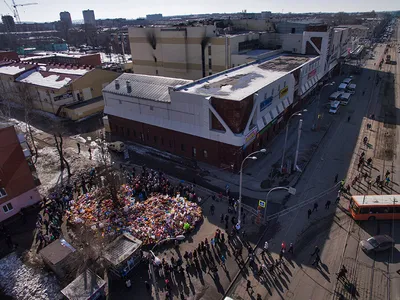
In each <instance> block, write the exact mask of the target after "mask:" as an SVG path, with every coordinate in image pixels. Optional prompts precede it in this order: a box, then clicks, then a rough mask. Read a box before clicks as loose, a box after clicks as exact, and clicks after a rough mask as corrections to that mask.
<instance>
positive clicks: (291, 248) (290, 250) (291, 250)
mask: <svg viewBox="0 0 400 300" xmlns="http://www.w3.org/2000/svg"><path fill="white" fill-rule="evenodd" d="M288 253H292V254H294V253H293V243H290V245H289V250H288Z"/></svg>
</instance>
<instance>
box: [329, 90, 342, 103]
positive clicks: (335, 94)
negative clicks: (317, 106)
mask: <svg viewBox="0 0 400 300" xmlns="http://www.w3.org/2000/svg"><path fill="white" fill-rule="evenodd" d="M341 95H342V93H341V92H334V93H333V94H332V95H330V96H329V100H330V101H336V100H338V99H339V98H340V96H341Z"/></svg>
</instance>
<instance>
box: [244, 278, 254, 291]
mask: <svg viewBox="0 0 400 300" xmlns="http://www.w3.org/2000/svg"><path fill="white" fill-rule="evenodd" d="M249 290H251V294H253V293H254V290H253V287H252V286H251V281H250V280H247V285H246V291H247V292H249Z"/></svg>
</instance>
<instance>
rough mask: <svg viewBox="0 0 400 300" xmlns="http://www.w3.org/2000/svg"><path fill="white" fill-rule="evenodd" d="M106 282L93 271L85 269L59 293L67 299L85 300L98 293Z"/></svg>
mask: <svg viewBox="0 0 400 300" xmlns="http://www.w3.org/2000/svg"><path fill="white" fill-rule="evenodd" d="M105 284H106V282H105V281H104V280H103V279H102V278H100V277H99V276H97V275H96V273H94V272H93V271H91V270H89V269H86V270H85V271H84V272H83V273H82V274H80V275H79V276H78V277H76V278H75V280H74V281H72V282H71V283H70V284H69V285H68V286H66V287H65V288H64V289H63V290H61V293H62V294H63V295H64V296H65V297H66V298H67V299H71V300H72V299H81V300H87V299H91V297H92V296H93V295H94V294H96V293H97V291H99V290H100V289H101V288H102V287H103V286H104V285H105Z"/></svg>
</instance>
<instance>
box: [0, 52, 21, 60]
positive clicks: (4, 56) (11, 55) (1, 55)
mask: <svg viewBox="0 0 400 300" xmlns="http://www.w3.org/2000/svg"><path fill="white" fill-rule="evenodd" d="M4 59H15V60H18V59H19V58H18V54H17V52H14V51H0V60H4Z"/></svg>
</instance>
